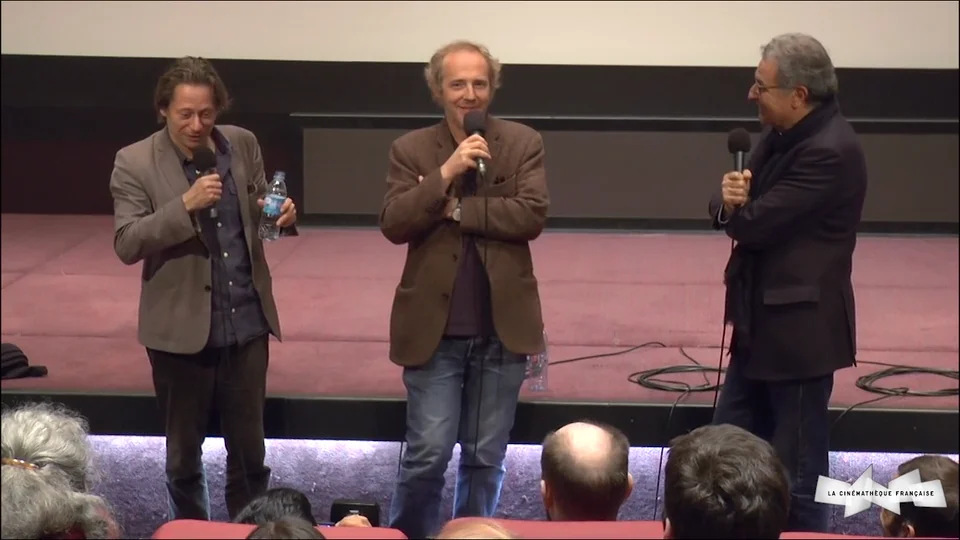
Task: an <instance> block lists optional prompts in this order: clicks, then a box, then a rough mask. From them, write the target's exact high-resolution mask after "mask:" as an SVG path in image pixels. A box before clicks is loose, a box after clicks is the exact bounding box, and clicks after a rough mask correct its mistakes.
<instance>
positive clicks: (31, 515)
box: [0, 403, 118, 538]
mask: <svg viewBox="0 0 960 540" xmlns="http://www.w3.org/2000/svg"><path fill="white" fill-rule="evenodd" d="M0 447H2V458H3V459H2V467H0V481H2V488H0V489H2V493H3V495H2V497H0V499H2V513H3V525H2V530H3V534H2V536H3V537H4V538H42V537H44V536H51V535H57V534H62V533H67V532H70V531H79V532H82V533H83V536H84V537H85V538H115V537H116V536H117V532H118V531H117V528H116V524H115V522H114V520H113V517H112V514H111V511H110V509H109V506H108V505H107V503H106V502H105V501H104V500H103V499H101V498H100V497H98V496H96V495H93V494H90V493H88V491H89V489H90V486H91V483H92V481H93V474H92V471H93V467H92V454H93V453H92V451H91V448H90V443H89V441H88V439H87V423H86V421H85V420H84V419H83V418H82V417H80V416H79V415H77V414H76V413H74V412H72V411H70V410H68V409H66V408H64V407H59V406H56V405H50V404H44V403H31V404H26V405H21V406H19V407H17V408H13V409H8V410H5V411H4V412H3V415H2V421H0Z"/></svg>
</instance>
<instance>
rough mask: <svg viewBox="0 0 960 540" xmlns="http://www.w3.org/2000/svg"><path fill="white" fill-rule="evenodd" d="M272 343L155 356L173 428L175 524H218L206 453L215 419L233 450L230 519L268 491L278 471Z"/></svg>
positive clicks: (169, 430)
mask: <svg viewBox="0 0 960 540" xmlns="http://www.w3.org/2000/svg"><path fill="white" fill-rule="evenodd" d="M268 339H269V336H268V335H264V336H263V337H260V338H257V339H255V340H253V341H251V342H249V343H247V344H244V345H242V346H236V345H235V346H232V347H224V348H210V349H205V350H203V351H201V352H200V353H198V354H193V355H180V354H171V353H167V352H162V351H156V350H152V349H147V356H148V357H149V358H150V366H151V367H152V369H153V387H154V390H155V391H156V395H157V401H158V402H159V405H160V411H161V414H163V417H164V421H165V424H166V438H167V462H166V474H167V490H168V493H169V500H170V513H171V519H201V520H209V519H210V498H209V493H208V490H207V481H206V474H205V472H204V468H203V461H202V460H201V455H202V450H201V445H202V444H203V441H204V439H205V438H206V434H207V431H208V429H209V421H210V419H211V417H212V414H214V413H215V412H217V413H219V417H220V427H221V430H222V432H223V439H224V446H225V447H226V450H227V468H226V470H227V478H226V489H225V498H226V503H227V511H228V513H229V514H230V518H231V519H233V517H234V516H236V515H237V513H239V512H240V510H242V509H243V507H244V506H246V505H247V503H248V502H250V500H252V499H253V498H255V497H257V496H258V495H260V494H262V493H264V492H265V491H266V490H267V487H268V484H269V481H270V469H269V468H268V467H266V466H265V465H264V454H265V449H264V432H263V408H264V401H265V399H266V381H267V366H268V364H269V345H268V343H269V342H268Z"/></svg>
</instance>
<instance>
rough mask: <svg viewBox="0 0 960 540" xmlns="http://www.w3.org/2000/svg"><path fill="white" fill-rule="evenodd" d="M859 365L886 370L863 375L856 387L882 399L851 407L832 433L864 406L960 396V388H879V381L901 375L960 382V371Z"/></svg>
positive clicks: (876, 364) (837, 420)
mask: <svg viewBox="0 0 960 540" xmlns="http://www.w3.org/2000/svg"><path fill="white" fill-rule="evenodd" d="M857 364H858V365H859V364H867V365H872V366H881V367H883V368H885V369H881V370H879V371H874V372H873V373H869V374H867V375H862V376H860V377H858V378H857V382H856V386H857V388H859V389H861V390H863V391H865V392H870V393H871V394H880V397H876V398H871V399H868V400H864V401H861V402H859V403H854V404H853V405H850V406H849V407H847V408H846V409H844V411H843V412H842V413H840V416H838V417H837V419H836V420H834V421H833V424H832V425H831V426H830V429H831V431H832V430H833V428H835V427H837V425H838V424H839V423H840V420H842V419H843V417H844V416H846V415H847V413H849V412H850V411H852V410H854V409H856V408H857V407H862V406H864V405H869V404H871V403H877V402H879V401H883V400H885V399H890V398H894V397H949V396H956V395H960V387H953V388H942V389H940V390H932V391H927V392H923V391H917V390H912V389H911V388H910V387H907V386H900V387H894V388H889V387H883V386H878V385H877V381H879V380H881V379H886V378H888V377H897V376H900V375H938V376H940V377H946V378H948V379H953V380H954V381H960V371H958V370H951V369H939V368H929V367H922V366H905V365H900V364H888V363H886V362H873V361H866V360H862V361H859V362H857Z"/></svg>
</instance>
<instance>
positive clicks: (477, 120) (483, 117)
mask: <svg viewBox="0 0 960 540" xmlns="http://www.w3.org/2000/svg"><path fill="white" fill-rule="evenodd" d="M463 131H464V132H466V134H467V135H473V134H474V133H479V134H480V136H481V137H482V136H483V135H484V134H485V133H486V132H487V113H485V112H483V111H480V110H477V109H474V110H472V111H470V112H468V113H467V114H466V115H465V116H464V117H463Z"/></svg>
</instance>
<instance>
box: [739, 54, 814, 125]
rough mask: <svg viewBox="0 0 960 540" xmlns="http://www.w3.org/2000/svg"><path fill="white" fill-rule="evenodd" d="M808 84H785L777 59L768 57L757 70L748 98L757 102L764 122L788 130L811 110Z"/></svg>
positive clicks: (758, 110)
mask: <svg viewBox="0 0 960 540" xmlns="http://www.w3.org/2000/svg"><path fill="white" fill-rule="evenodd" d="M807 94H808V91H807V89H806V88H805V87H803V86H799V87H796V88H791V87H786V86H781V85H780V81H779V76H778V65H777V61H776V59H773V58H764V59H763V60H761V61H760V63H759V64H758V65H757V70H756V72H754V81H753V86H751V87H750V91H749V92H748V93H747V98H748V99H749V100H750V101H753V102H755V103H756V104H757V114H758V115H759V117H760V122H762V123H763V124H764V125H768V126H772V127H774V128H776V129H777V130H779V131H786V130H788V129H790V128H791V127H793V126H794V125H795V124H796V123H797V122H799V121H800V120H801V119H802V118H803V117H804V116H805V115H806V114H807V112H808V111H809V108H808V107H807V103H806V102H807Z"/></svg>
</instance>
